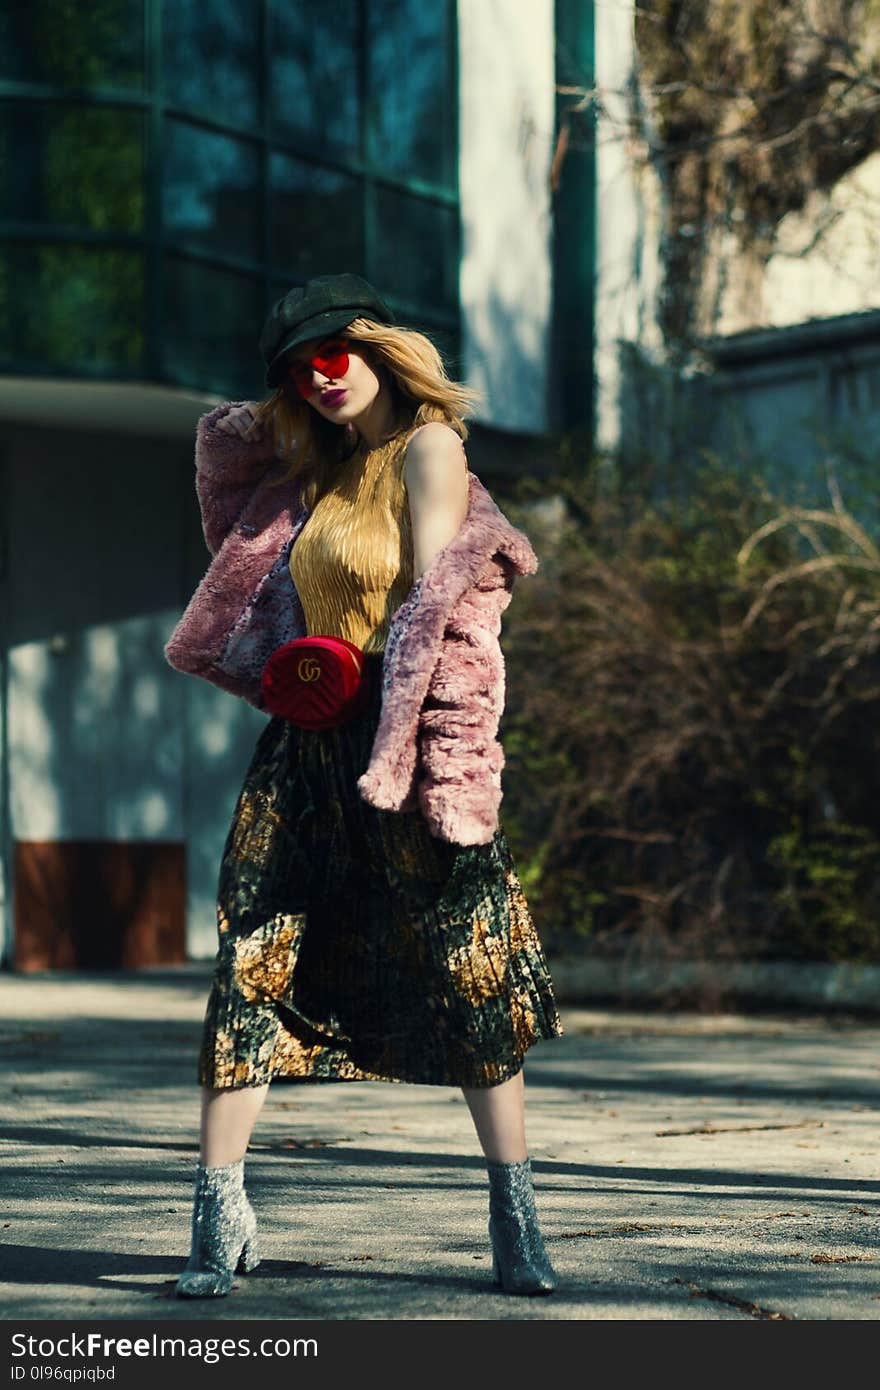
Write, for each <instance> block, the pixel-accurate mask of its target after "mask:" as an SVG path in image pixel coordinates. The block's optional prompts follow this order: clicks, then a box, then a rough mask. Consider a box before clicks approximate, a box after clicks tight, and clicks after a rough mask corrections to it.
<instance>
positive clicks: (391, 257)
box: [370, 188, 458, 310]
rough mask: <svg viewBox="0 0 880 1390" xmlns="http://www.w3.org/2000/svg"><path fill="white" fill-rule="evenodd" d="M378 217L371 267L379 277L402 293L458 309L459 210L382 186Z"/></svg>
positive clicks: (377, 199)
mask: <svg viewBox="0 0 880 1390" xmlns="http://www.w3.org/2000/svg"><path fill="white" fill-rule="evenodd" d="M376 218H377V224H378V226H377V233H378V234H377V237H376V246H375V250H374V253H373V260H374V262H375V264H374V266H373V267H372V269H373V271H374V274H375V276H376V279H377V281H378V282H379V283H381V284H383V285H386V286H387V287H388V289H389V292H390V293H393V294H396V295H399V296H400V297H401V298H402V299H410V300H414V301H415V302H416V303H418V304H425V305H431V306H435V307H436V308H446V309H451V310H456V309H457V307H458V255H457V226H458V217H457V213H456V210H455V209H454V208H446V207H439V206H438V205H437V204H435V203H428V202H425V201H424V200H423V199H420V198H411V197H408V196H407V194H405V193H398V192H396V191H395V190H393V189H389V188H379V189H377V190H376ZM370 278H372V277H370Z"/></svg>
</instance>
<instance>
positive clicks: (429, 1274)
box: [0, 966, 880, 1321]
mask: <svg viewBox="0 0 880 1390" xmlns="http://www.w3.org/2000/svg"><path fill="white" fill-rule="evenodd" d="M208 973H209V972H208V970H207V968H206V967H204V966H190V967H186V968H183V969H181V970H177V971H166V972H162V971H156V972H140V973H131V974H117V975H98V974H95V975H82V974H77V975H72V974H71V975H52V976H27V977H22V976H13V975H9V974H3V975H0V1056H2V1058H3V1061H4V1066H3V1081H2V1098H0V1099H2V1111H0V1136H2V1151H3V1172H4V1178H3V1192H2V1216H0V1241H2V1246H0V1262H2V1268H0V1316H2V1317H3V1318H5V1319H25V1320H26V1319H36V1318H53V1319H82V1318H89V1319H92V1318H94V1319H98V1318H138V1319H154V1320H162V1321H166V1320H167V1321H176V1320H181V1319H184V1320H188V1319H192V1318H196V1317H197V1318H199V1319H215V1318H216V1319H218V1320H221V1321H230V1320H234V1319H250V1318H297V1319H300V1318H302V1319H309V1318H320V1319H376V1318H383V1319H388V1318H398V1319H412V1318H430V1319H437V1318H443V1319H500V1318H504V1319H517V1320H521V1319H535V1318H538V1319H548V1318H558V1319H608V1320H611V1319H613V1320H619V1319H676V1318H683V1319H725V1320H729V1319H733V1320H736V1319H740V1320H742V1319H754V1318H771V1317H776V1318H791V1319H843V1318H846V1319H876V1318H877V1317H878V1316H880V1238H878V1237H880V1200H878V1199H880V1163H878V1156H880V1125H878V1118H880V1104H878V1096H880V1046H878V1044H880V1024H877V1023H866V1022H864V1021H859V1020H857V1019H851V1018H841V1017H835V1018H823V1017H821V1016H819V1015H809V1016H805V1015H799V1016H788V1017H782V1016H772V1017H769V1016H762V1017H756V1016H750V1017H749V1016H701V1015H695V1014H674V1015H664V1014H659V1013H631V1012H628V1013H623V1012H615V1011H611V1010H604V1009H603V1010H600V1009H583V1008H567V1009H566V1008H564V1009H563V1022H564V1024H565V1027H566V1036H565V1038H564V1039H560V1040H558V1041H555V1042H547V1043H542V1044H540V1045H538V1046H537V1047H536V1048H534V1049H533V1050H532V1052H531V1053H530V1054H529V1057H528V1059H527V1062H526V1079H527V1086H528V1097H529V1101H528V1104H529V1109H528V1117H529V1134H530V1142H531V1150H532V1156H533V1161H534V1166H535V1172H536V1187H537V1194H538V1205H539V1211H540V1213H541V1216H542V1224H543V1227H544V1231H545V1235H546V1237H547V1243H548V1248H549V1249H550V1252H551V1256H552V1258H553V1260H554V1263H555V1264H556V1266H557V1269H558V1270H559V1273H560V1275H561V1278H562V1286H561V1288H560V1290H559V1291H558V1292H557V1293H556V1294H554V1295H553V1296H551V1297H550V1298H544V1299H526V1298H510V1297H505V1296H504V1295H501V1294H499V1293H497V1292H494V1291H493V1290H492V1288H491V1285H490V1283H489V1271H490V1260H489V1257H488V1249H487V1240H486V1235H485V1219H486V1209H485V1208H486V1194H485V1175H484V1169H483V1166H482V1162H481V1160H480V1158H479V1157H478V1154H477V1149H476V1141H475V1139H474V1136H473V1132H472V1129H471V1125H470V1120H469V1117H468V1114H467V1110H466V1108H465V1105H464V1102H463V1100H462V1099H461V1096H460V1095H459V1094H458V1093H457V1092H455V1091H453V1090H448V1089H445V1088H433V1087H424V1086H394V1085H387V1084H385V1085H383V1084H379V1083H342V1084H336V1085H322V1086H290V1085H287V1086H285V1085H280V1084H279V1085H276V1086H274V1087H273V1088H272V1090H271V1091H270V1094H269V1099H268V1101H267V1104H266V1107H265V1109H264V1111H263V1114H262V1116H261V1117H260V1120H259V1122H258V1125H257V1128H256V1130H255V1133H254V1139H253V1143H252V1147H251V1151H250V1155H249V1158H248V1163H247V1180H248V1189H249V1192H250V1194H251V1198H252V1201H253V1203H254V1207H255V1209H256V1211H257V1216H258V1220H259V1223H260V1233H261V1242H262V1252H263V1257H264V1258H263V1263H262V1265H261V1266H260V1268H259V1269H258V1270H256V1271H255V1272H254V1273H253V1274H252V1275H250V1276H247V1277H240V1278H239V1279H238V1280H237V1283H236V1286H235V1288H234V1289H233V1291H232V1293H231V1294H230V1295H229V1297H228V1298H226V1299H219V1300H200V1301H198V1302H197V1303H196V1302H183V1301H180V1300H176V1299H174V1298H173V1297H172V1296H171V1290H172V1287H173V1282H174V1279H175V1278H176V1276H177V1273H178V1272H179V1270H180V1268H181V1267H182V1265H183V1263H184V1261H185V1258H186V1254H187V1251H188V1245H189V1219H190V1195H191V1181H192V1172H193V1168H194V1163H195V1156H196V1136H197V1124H198V1095H197V1089H196V1085H195V1062H196V1051H197V1046H198V1038H199V1032H200V1026H201V1019H202V1013H203V1009H204V1001H205V997H206V994H207V985H208Z"/></svg>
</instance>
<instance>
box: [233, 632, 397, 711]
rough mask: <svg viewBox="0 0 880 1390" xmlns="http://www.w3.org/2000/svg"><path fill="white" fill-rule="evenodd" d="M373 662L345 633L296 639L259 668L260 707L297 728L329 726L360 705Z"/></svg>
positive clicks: (373, 672)
mask: <svg viewBox="0 0 880 1390" xmlns="http://www.w3.org/2000/svg"><path fill="white" fill-rule="evenodd" d="M375 679H376V664H375V663H373V662H371V661H368V660H366V659H365V656H364V653H363V652H362V651H361V649H360V647H356V646H355V644H354V643H353V642H349V641H347V640H346V639H345V638H344V637H323V636H322V637H297V638H296V639H295V641H293V642H285V643H284V645H283V646H281V647H279V648H278V649H277V651H274V652H273V653H272V655H271V656H270V657H269V660H268V661H267V662H266V665H265V666H264V668H263V674H262V677H261V680H260V689H261V691H262V696H263V706H264V708H265V709H267V710H268V711H269V713H270V714H278V715H280V716H281V718H282V719H288V720H290V722H291V724H297V725H299V727H300V728H301V729H332V728H335V726H336V725H337V724H344V723H345V722H346V720H348V719H351V717H352V716H353V715H354V714H356V713H357V712H358V710H360V709H362V708H363V707H364V705H365V704H366V702H367V698H368V695H369V692H370V688H371V683H372V681H373V680H375Z"/></svg>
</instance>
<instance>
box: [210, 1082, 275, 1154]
mask: <svg viewBox="0 0 880 1390" xmlns="http://www.w3.org/2000/svg"><path fill="white" fill-rule="evenodd" d="M268 1090H269V1087H268V1084H267V1085H265V1086H246V1087H243V1088H240V1089H238V1090H235V1091H229V1090H226V1091H214V1090H210V1089H209V1088H208V1087H203V1088H202V1124H201V1139H200V1150H199V1157H200V1158H201V1161H202V1163H203V1164H204V1165H205V1167H207V1168H219V1167H222V1166H223V1165H225V1164H227V1163H237V1162H238V1160H239V1159H240V1158H244V1156H245V1154H246V1152H247V1146H248V1144H249V1143H250V1138H251V1131H252V1129H253V1127H254V1124H255V1123H256V1119H257V1116H258V1115H259V1113H260V1111H261V1110H262V1108H263V1102H264V1100H265V1099H266V1095H267V1093H268Z"/></svg>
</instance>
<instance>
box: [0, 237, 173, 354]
mask: <svg viewBox="0 0 880 1390" xmlns="http://www.w3.org/2000/svg"><path fill="white" fill-rule="evenodd" d="M145 317H146V315H145V309H144V267H143V260H142V257H141V254H140V252H138V251H118V250H110V249H106V248H104V247H100V248H93V247H84V246H16V245H12V246H5V247H2V248H0V358H2V360H3V361H4V363H6V364H7V366H15V367H17V368H19V369H21V368H27V369H29V370H34V369H37V368H40V367H46V368H55V369H57V370H59V371H62V372H64V371H76V370H83V369H85V370H92V371H95V370H110V371H112V369H113V368H114V367H116V368H124V369H128V370H132V371H133V370H135V369H138V368H142V366H143V358H144V322H145Z"/></svg>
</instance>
